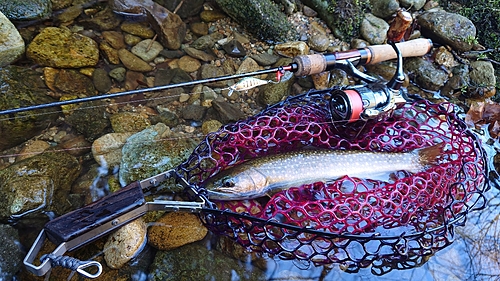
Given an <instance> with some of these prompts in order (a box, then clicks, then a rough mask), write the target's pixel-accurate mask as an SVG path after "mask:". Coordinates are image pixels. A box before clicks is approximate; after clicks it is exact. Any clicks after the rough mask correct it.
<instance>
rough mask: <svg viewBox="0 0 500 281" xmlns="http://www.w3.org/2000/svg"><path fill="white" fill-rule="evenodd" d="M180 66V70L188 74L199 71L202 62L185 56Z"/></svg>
mask: <svg viewBox="0 0 500 281" xmlns="http://www.w3.org/2000/svg"><path fill="white" fill-rule="evenodd" d="M178 65H179V68H180V69H182V70H184V71H186V72H188V73H189V72H194V71H197V70H198V69H200V67H201V63H200V61H199V60H197V59H195V58H193V57H190V56H183V57H182V58H180V59H179V61H178Z"/></svg>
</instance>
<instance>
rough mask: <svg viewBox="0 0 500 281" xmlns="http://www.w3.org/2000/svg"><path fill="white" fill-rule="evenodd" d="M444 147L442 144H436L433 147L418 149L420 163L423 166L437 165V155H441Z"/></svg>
mask: <svg viewBox="0 0 500 281" xmlns="http://www.w3.org/2000/svg"><path fill="white" fill-rule="evenodd" d="M444 145H445V144H444V143H438V144H435V145H433V146H429V147H424V148H420V149H418V150H417V153H418V156H419V159H420V163H421V164H422V165H424V166H427V165H436V164H438V158H439V155H441V154H442V152H441V151H442V149H443V147H444Z"/></svg>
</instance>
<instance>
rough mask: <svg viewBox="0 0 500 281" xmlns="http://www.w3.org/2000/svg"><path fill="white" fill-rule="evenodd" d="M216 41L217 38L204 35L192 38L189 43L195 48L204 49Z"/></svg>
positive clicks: (210, 46)
mask: <svg viewBox="0 0 500 281" xmlns="http://www.w3.org/2000/svg"><path fill="white" fill-rule="evenodd" d="M216 41H217V40H215V39H214V38H213V37H212V36H211V35H205V36H201V37H200V38H198V39H196V40H194V42H193V43H191V44H190V47H192V48H195V49H197V50H205V49H208V48H212V47H213V46H214V44H215V42H216Z"/></svg>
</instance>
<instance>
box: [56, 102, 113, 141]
mask: <svg viewBox="0 0 500 281" xmlns="http://www.w3.org/2000/svg"><path fill="white" fill-rule="evenodd" d="M103 104H104V103H102V102H101V101H95V102H90V103H87V104H85V107H86V108H85V110H74V111H72V112H69V113H68V114H67V115H66V116H65V119H64V120H65V121H66V123H68V124H69V125H71V126H73V127H74V128H75V129H76V130H77V131H78V132H80V133H81V134H82V135H84V136H85V137H86V138H87V139H88V140H90V141H93V140H94V139H96V138H98V137H100V136H102V135H103V134H104V133H105V130H106V128H108V127H109V126H110V121H109V118H108V115H109V114H108V113H107V112H106V108H105V107H104V106H103Z"/></svg>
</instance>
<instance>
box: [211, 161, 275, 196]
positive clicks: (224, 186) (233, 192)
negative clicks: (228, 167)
mask: <svg viewBox="0 0 500 281" xmlns="http://www.w3.org/2000/svg"><path fill="white" fill-rule="evenodd" d="M266 186H267V178H266V177H265V176H264V175H263V174H261V173H260V172H258V171H257V170H255V169H248V170H243V171H239V172H231V171H230V172H228V173H226V172H225V171H224V172H222V173H221V174H220V175H216V176H215V177H214V178H212V179H209V180H207V182H206V184H205V188H206V189H207V192H208V197H209V198H210V199H215V200H245V199H254V198H257V197H261V196H263V195H265V193H266V191H265V188H266Z"/></svg>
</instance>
